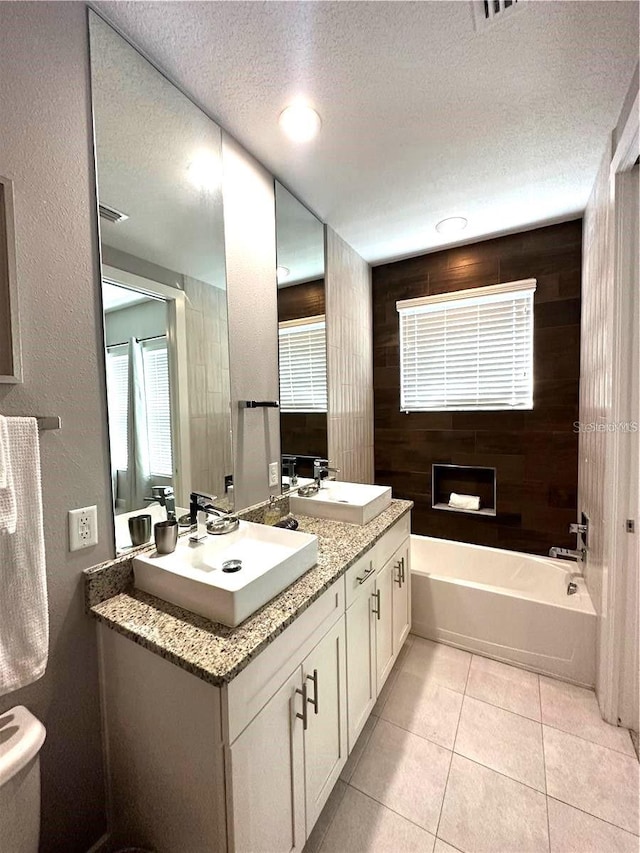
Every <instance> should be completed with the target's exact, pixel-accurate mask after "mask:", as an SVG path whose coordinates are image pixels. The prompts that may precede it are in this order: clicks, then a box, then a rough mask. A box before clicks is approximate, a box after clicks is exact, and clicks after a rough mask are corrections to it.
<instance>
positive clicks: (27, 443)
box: [0, 418, 49, 696]
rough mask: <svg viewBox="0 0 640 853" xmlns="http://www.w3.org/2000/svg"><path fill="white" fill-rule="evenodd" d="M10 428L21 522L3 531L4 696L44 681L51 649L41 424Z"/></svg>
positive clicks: (0, 660)
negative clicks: (39, 425) (42, 484)
mask: <svg viewBox="0 0 640 853" xmlns="http://www.w3.org/2000/svg"><path fill="white" fill-rule="evenodd" d="M6 425H7V436H8V442H7V446H8V449H9V453H8V459H9V464H10V468H11V472H12V475H13V488H14V492H15V503H16V515H17V522H16V529H15V532H14V533H9V532H7V531H0V696H2V695H4V694H5V693H11V692H12V691H13V690H18V689H19V688H20V687H24V686H25V685H27V684H31V682H33V681H36V680H37V679H38V678H40V677H41V676H42V675H43V673H44V671H45V668H46V666H47V656H48V649H49V612H48V606H47V581H46V570H45V551H44V529H43V524H42V488H41V477H40V448H39V440H38V425H37V421H36V420H35V418H7V421H6Z"/></svg>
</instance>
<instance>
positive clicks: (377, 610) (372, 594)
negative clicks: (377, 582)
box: [371, 590, 380, 621]
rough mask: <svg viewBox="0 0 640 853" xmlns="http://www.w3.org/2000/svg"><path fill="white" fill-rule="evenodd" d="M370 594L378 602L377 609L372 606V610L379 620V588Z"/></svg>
mask: <svg viewBox="0 0 640 853" xmlns="http://www.w3.org/2000/svg"><path fill="white" fill-rule="evenodd" d="M371 596H372V598H375V599H376V600H377V602H378V607H377V609H376V608H375V607H374V608H373V612H374V613H375V614H376V616H377V617H378V621H380V590H377V591H376V592H373V593H371Z"/></svg>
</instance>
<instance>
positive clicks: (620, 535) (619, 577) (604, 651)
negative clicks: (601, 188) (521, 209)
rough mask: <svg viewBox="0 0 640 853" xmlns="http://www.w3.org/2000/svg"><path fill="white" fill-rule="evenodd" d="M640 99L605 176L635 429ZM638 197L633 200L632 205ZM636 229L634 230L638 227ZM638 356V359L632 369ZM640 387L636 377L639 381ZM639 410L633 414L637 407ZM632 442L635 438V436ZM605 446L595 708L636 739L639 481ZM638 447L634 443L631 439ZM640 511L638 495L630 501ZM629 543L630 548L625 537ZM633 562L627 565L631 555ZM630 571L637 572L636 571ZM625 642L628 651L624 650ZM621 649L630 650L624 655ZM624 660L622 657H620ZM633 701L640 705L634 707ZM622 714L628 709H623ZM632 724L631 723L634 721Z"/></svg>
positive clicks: (622, 417) (619, 381)
mask: <svg viewBox="0 0 640 853" xmlns="http://www.w3.org/2000/svg"><path fill="white" fill-rule="evenodd" d="M639 108H640V104H639V96H638V95H636V98H635V101H634V104H633V107H632V109H631V111H630V113H629V117H628V119H627V121H626V124H625V126H624V128H623V130H622V133H621V134H620V138H619V141H618V144H617V145H616V149H615V153H614V155H613V158H612V161H611V166H610V170H609V211H610V223H611V224H610V231H609V238H610V243H611V248H610V251H611V257H610V275H611V276H612V281H613V287H612V300H613V305H612V327H611V328H612V335H611V353H610V355H611V358H612V367H613V370H612V390H611V394H612V396H611V403H612V406H611V414H612V418H611V419H612V421H613V422H614V423H620V422H626V421H636V422H638V421H640V411H635V412H630V408H629V403H628V396H629V395H628V388H629V381H630V375H631V370H632V359H633V358H634V355H633V350H632V347H637V341H633V339H631V340H630V339H629V317H630V316H631V315H632V314H633V315H634V316H635V317H636V322H637V323H639V324H640V296H639V294H638V293H637V292H634V291H637V289H638V282H637V280H634V278H635V276H634V274H633V271H632V269H633V266H632V263H631V257H632V253H633V252H634V251H637V248H636V247H637V237H635V239H634V237H632V236H631V230H630V223H631V222H633V221H634V219H635V221H637V213H636V212H635V211H634V210H633V207H632V205H634V204H635V205H637V203H638V200H637V194H635V193H636V190H635V189H634V187H633V178H632V177H631V171H632V170H633V168H634V166H635V164H636V162H637V160H638V156H639V155H640V121H639ZM634 194H635V197H634ZM635 227H637V226H635ZM637 358H638V356H637V353H636V354H635V359H636V363H637ZM636 381H637V377H636ZM636 408H637V407H636ZM636 436H637V434H636ZM609 439H610V440H609V442H608V444H607V459H606V477H605V484H604V488H605V495H606V507H607V518H606V519H605V531H606V537H607V538H606V545H605V553H606V562H605V564H606V565H608V566H609V571H608V572H607V573H606V584H605V588H604V590H603V592H604V601H603V616H604V617H605V618H604V620H603V628H604V630H603V632H602V635H601V639H600V643H601V647H600V680H599V681H600V683H599V687H600V690H599V697H598V698H599V702H600V709H601V711H602V715H603V717H604V718H605V720H607V722H609V723H612V724H613V725H618V724H621V725H625V726H627V727H631V728H635V730H636V731H637V725H638V724H637V713H638V711H637V705H636V708H635V709H631V710H630V709H629V707H628V702H626V701H625V699H624V694H623V690H622V688H623V684H624V681H625V679H626V678H628V677H629V673H628V669H629V667H630V666H631V668H633V666H634V663H633V655H632V657H631V663H630V658H629V653H628V638H629V635H630V634H631V635H632V637H633V639H634V640H635V643H636V646H635V649H634V655H635V666H636V667H637V661H638V649H637V642H638V627H639V626H638V569H639V567H640V518H638V517H637V516H636V518H635V519H634V521H635V533H628V532H627V530H626V522H627V519H628V518H629V507H630V505H632V500H631V492H630V489H639V488H640V486H639V485H638V478H637V477H636V478H635V480H634V478H633V477H632V478H631V482H629V480H630V477H629V471H630V464H631V459H632V453H631V448H630V442H629V435H628V434H625V433H623V432H619V431H617V430H615V431H613V432H611V433H610V434H609ZM635 440H636V441H637V440H638V439H637V437H636V439H635ZM635 507H636V510H637V507H638V495H636V498H635ZM629 536H633V537H634V539H635V547H634V546H633V545H632V546H631V547H630V546H629V542H628V539H627V537H629ZM629 554H631V556H632V559H631V561H629V560H628V555H629ZM634 563H635V565H634ZM625 639H627V643H625ZM625 646H627V649H626V650H625ZM625 652H626V653H625ZM636 701H637V700H636ZM625 706H626V707H625ZM634 718H635V719H634Z"/></svg>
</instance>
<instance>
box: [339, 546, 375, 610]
mask: <svg viewBox="0 0 640 853" xmlns="http://www.w3.org/2000/svg"><path fill="white" fill-rule="evenodd" d="M377 569H378V564H377V563H376V550H375V548H371V549H370V550H369V551H367V553H366V554H363V555H362V557H359V558H358V559H357V560H356V561H355V563H354V564H353V565H352V566H350V567H349V568H348V569H347V571H346V572H345V581H346V596H347V598H346V602H347V607H351V605H352V604H353V602H354V601H355V600H356V599H357V598H359V597H360V595H361V594H362V590H363V588H364V587H365V586H366V580H367V578H368V577H369V576H370V575H373V574H375V572H376V570H377Z"/></svg>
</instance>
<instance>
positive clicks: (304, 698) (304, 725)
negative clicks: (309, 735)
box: [296, 681, 309, 732]
mask: <svg viewBox="0 0 640 853" xmlns="http://www.w3.org/2000/svg"><path fill="white" fill-rule="evenodd" d="M296 693H297V694H299V695H300V696H302V713H300V712H299V711H297V712H296V717H297V718H298V719H299V720H302V728H303V730H304V731H305V732H306V730H307V728H308V726H309V720H308V718H307V702H308V701H309V700H308V699H307V682H306V681H305V682H303V684H302V690H298V688H297V687H296Z"/></svg>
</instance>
